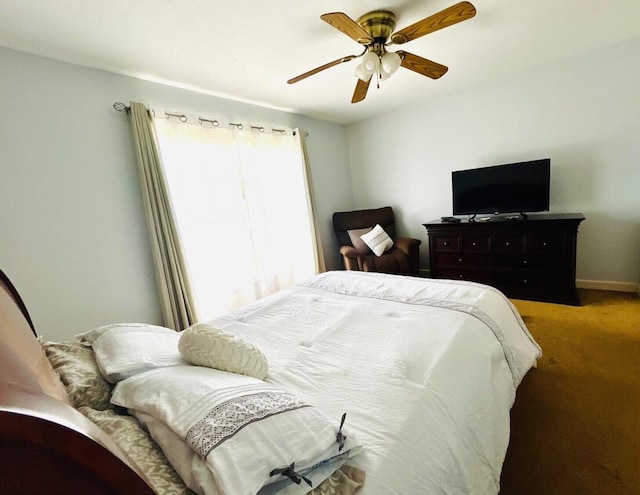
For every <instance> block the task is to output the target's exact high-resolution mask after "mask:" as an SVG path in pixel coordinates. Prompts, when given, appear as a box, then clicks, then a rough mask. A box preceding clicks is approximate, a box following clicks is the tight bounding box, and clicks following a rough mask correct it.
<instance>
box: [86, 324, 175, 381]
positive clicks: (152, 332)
mask: <svg viewBox="0 0 640 495" xmlns="http://www.w3.org/2000/svg"><path fill="white" fill-rule="evenodd" d="M77 337H78V338H79V339H80V340H82V341H84V342H87V343H89V344H91V347H92V348H93V351H94V353H95V355H96V363H97V364H98V368H99V369H100V372H101V373H102V376H104V378H105V380H107V381H108V382H109V383H117V382H119V381H120V380H124V379H126V378H128V377H130V376H133V375H135V374H138V373H143V372H145V371H147V370H150V369H153V368H158V367H165V366H176V365H181V364H187V363H186V362H185V361H184V359H182V357H181V356H180V352H179V351H178V341H179V340H180V333H178V332H176V331H175V330H171V329H169V328H165V327H159V326H155V325H146V324H143V323H119V324H115V325H107V326H104V327H99V328H95V329H93V330H90V331H89V332H87V333H85V334H81V335H78V336H77Z"/></svg>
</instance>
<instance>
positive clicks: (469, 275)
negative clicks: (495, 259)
mask: <svg viewBox="0 0 640 495" xmlns="http://www.w3.org/2000/svg"><path fill="white" fill-rule="evenodd" d="M437 277H438V278H448V279H450V280H470V281H472V282H480V283H483V284H491V283H492V282H493V273H492V271H491V270H489V269H483V268H462V267H461V268H457V267H438V269H437Z"/></svg>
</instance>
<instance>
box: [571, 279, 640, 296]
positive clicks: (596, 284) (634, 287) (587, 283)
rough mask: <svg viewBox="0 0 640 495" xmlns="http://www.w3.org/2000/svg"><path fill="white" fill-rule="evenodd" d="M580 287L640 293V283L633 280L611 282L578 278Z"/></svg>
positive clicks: (577, 281) (578, 286)
mask: <svg viewBox="0 0 640 495" xmlns="http://www.w3.org/2000/svg"><path fill="white" fill-rule="evenodd" d="M576 287H577V288H578V289H598V290H612V291H616V292H636V293H638V294H640V285H639V284H634V283H633V282H609V281H606V280H576Z"/></svg>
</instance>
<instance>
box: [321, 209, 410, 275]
mask: <svg viewBox="0 0 640 495" xmlns="http://www.w3.org/2000/svg"><path fill="white" fill-rule="evenodd" d="M376 224H379V225H380V226H381V227H382V228H383V229H384V231H385V232H386V233H387V234H388V235H389V237H391V239H393V246H392V247H391V248H390V249H389V250H387V251H386V252H385V253H384V254H382V255H381V256H376V255H375V254H373V253H372V252H371V250H370V249H369V248H368V247H367V246H366V245H363V246H359V247H354V243H353V242H352V240H351V236H350V235H349V231H350V230H359V229H364V228H369V227H375V226H376ZM333 230H334V231H335V234H336V238H337V239H338V244H339V245H340V254H341V255H342V259H343V261H344V267H345V269H346V270H359V271H364V272H383V273H396V274H404V275H415V276H418V275H419V273H420V244H422V241H420V240H418V239H412V238H410V237H396V219H395V215H394V214H393V209H392V208H391V207H390V206H385V207H384V208H377V209H373V210H356V211H339V212H336V213H334V214H333ZM352 235H355V233H352ZM356 244H359V243H358V242H356Z"/></svg>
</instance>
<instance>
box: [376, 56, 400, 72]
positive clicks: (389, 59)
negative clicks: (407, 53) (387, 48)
mask: <svg viewBox="0 0 640 495" xmlns="http://www.w3.org/2000/svg"><path fill="white" fill-rule="evenodd" d="M380 60H381V65H382V70H383V71H384V72H387V73H388V74H389V75H391V74H393V73H394V72H395V71H397V70H398V68H399V67H400V64H401V63H402V59H401V58H400V55H398V54H397V53H395V52H385V54H384V55H383V56H382V57H381V59H380Z"/></svg>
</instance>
